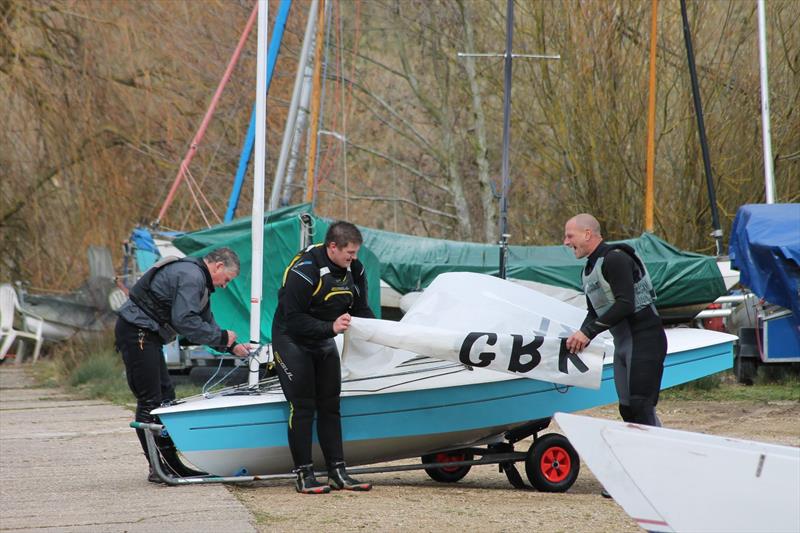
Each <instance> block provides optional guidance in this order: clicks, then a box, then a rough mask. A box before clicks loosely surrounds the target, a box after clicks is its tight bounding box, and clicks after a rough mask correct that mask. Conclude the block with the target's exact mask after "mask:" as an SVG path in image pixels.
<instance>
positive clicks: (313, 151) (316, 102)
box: [304, 1, 327, 209]
mask: <svg viewBox="0 0 800 533" xmlns="http://www.w3.org/2000/svg"><path fill="white" fill-rule="evenodd" d="M326 8H327V4H326V3H325V2H324V1H323V2H320V3H319V6H318V10H319V11H318V15H317V30H316V38H315V39H314V68H313V77H312V89H311V94H312V95H313V98H312V99H311V110H310V113H309V116H310V119H309V126H308V142H307V144H306V146H307V152H308V159H307V164H306V189H305V196H304V200H305V201H306V202H311V207H312V209H313V207H314V205H315V203H316V198H315V185H314V182H315V181H316V180H315V171H316V161H317V130H318V129H319V107H320V103H321V102H320V81H321V80H320V75H321V71H322V47H323V42H322V40H323V33H324V29H325V26H324V24H325V12H326V11H327V9H326Z"/></svg>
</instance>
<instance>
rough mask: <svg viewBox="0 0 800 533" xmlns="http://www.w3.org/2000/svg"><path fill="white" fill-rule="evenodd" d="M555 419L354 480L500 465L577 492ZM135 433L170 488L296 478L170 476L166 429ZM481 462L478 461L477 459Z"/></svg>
mask: <svg viewBox="0 0 800 533" xmlns="http://www.w3.org/2000/svg"><path fill="white" fill-rule="evenodd" d="M550 420H551V419H550V418H541V419H538V420H531V421H530V422H527V423H525V424H524V425H522V426H520V427H517V428H514V429H512V430H509V431H507V432H505V434H504V435H503V437H504V439H505V440H504V441H503V442H498V443H493V444H488V445H486V447H477V446H476V447H468V448H460V449H456V450H446V451H441V452H435V453H432V454H429V455H424V456H422V458H421V461H420V462H419V463H414V464H404V465H395V466H372V467H370V466H366V467H363V466H362V467H353V468H348V469H347V472H348V473H349V474H353V475H363V474H379V473H386V472H405V471H409V470H425V472H426V473H427V474H428V475H429V476H430V477H431V479H434V480H435V481H439V482H442V483H454V482H456V481H459V480H460V479H462V478H463V477H464V476H466V475H467V473H468V472H469V470H470V469H471V468H472V467H473V466H478V465H487V464H497V465H499V470H500V471H501V472H504V473H505V475H506V478H508V481H509V482H510V483H511V485H513V486H514V488H516V489H520V490H534V489H535V490H538V491H539V492H566V491H567V490H569V488H570V487H572V485H573V483H575V480H576V479H577V478H578V473H579V472H580V459H579V457H578V453H577V452H576V451H575V449H574V448H573V447H572V445H571V444H570V443H569V441H568V440H567V438H566V437H565V436H563V435H561V434H559V433H545V434H542V435H539V432H541V431H542V430H544V429H545V428H547V427H548V426H549V425H550ZM130 427H132V428H135V429H143V430H146V431H145V432H144V435H145V441H146V442H147V453H148V458H149V460H150V463H151V464H152V465H153V469H154V471H155V472H156V474H157V475H158V477H159V479H160V480H161V481H163V482H164V483H166V484H167V485H173V486H174V485H195V484H200V483H249V482H252V481H272V480H279V479H295V477H296V476H295V474H294V473H291V472H287V473H285V474H264V475H255V476H250V475H244V476H215V475H206V476H193V477H181V476H175V475H172V474H171V473H169V472H167V471H165V469H164V467H163V465H162V462H161V460H160V456H159V451H158V446H157V445H156V441H155V435H156V434H158V435H161V436H164V437H166V436H167V435H168V433H167V430H166V428H165V427H164V426H163V425H162V424H152V423H145V422H131V423H130ZM530 436H533V438H534V440H533V444H532V445H531V446H530V448H529V449H528V451H527V452H518V451H515V450H514V444H515V443H516V442H519V441H521V440H522V439H525V438H527V437H530ZM476 456H477V457H478V458H477V459H476V458H475V457H476ZM518 462H524V463H525V473H526V475H527V477H528V480H529V482H530V483H531V485H532V486H529V485H527V484H526V483H525V482H524V481H523V479H522V476H521V475H520V473H519V471H518V470H517V467H516V463H518ZM315 475H316V476H317V477H327V473H326V472H316V473H315Z"/></svg>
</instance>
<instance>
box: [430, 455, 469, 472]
mask: <svg viewBox="0 0 800 533" xmlns="http://www.w3.org/2000/svg"><path fill="white" fill-rule="evenodd" d="M466 460H467V457H466V456H465V455H464V454H463V453H462V454H451V453H437V454H436V462H437V463H453V462H456V461H466ZM459 468H461V467H460V466H442V467H440V468H439V470H442V471H444V472H455V471H456V470H458V469H459Z"/></svg>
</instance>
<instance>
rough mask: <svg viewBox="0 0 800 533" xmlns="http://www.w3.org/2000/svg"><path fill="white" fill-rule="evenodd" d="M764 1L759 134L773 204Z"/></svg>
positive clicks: (760, 26) (760, 37)
mask: <svg viewBox="0 0 800 533" xmlns="http://www.w3.org/2000/svg"><path fill="white" fill-rule="evenodd" d="M766 19H767V17H766V14H765V8H764V0H758V59H759V65H760V67H761V133H762V136H763V139H764V186H765V189H766V197H767V203H768V204H773V203H775V176H774V175H773V169H772V139H771V135H770V129H769V78H768V76H769V68H768V65H767V22H766Z"/></svg>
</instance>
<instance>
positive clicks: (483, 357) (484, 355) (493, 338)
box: [458, 331, 497, 367]
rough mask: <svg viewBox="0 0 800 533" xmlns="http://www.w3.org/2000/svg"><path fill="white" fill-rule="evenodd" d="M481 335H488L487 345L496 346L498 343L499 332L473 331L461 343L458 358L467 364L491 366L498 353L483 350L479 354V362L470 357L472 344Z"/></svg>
mask: <svg viewBox="0 0 800 533" xmlns="http://www.w3.org/2000/svg"><path fill="white" fill-rule="evenodd" d="M481 337H486V345H487V346H494V345H495V344H496V343H497V333H488V332H480V331H473V332H470V333H468V334H467V336H466V337H464V342H462V343H461V350H459V352H458V359H459V361H461V362H462V363H464V364H465V365H470V366H479V367H480V366H489V365H490V364H491V362H492V361H494V358H495V357H496V354H495V353H494V352H481V353H480V354H478V362H477V363H476V362H475V361H472V360H471V359H470V358H469V354H470V351H472V346H473V345H474V344H475V341H477V340H478V339H480V338H481Z"/></svg>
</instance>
